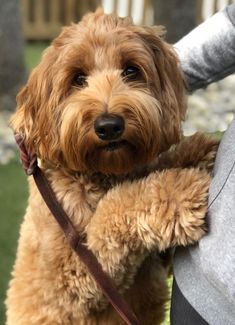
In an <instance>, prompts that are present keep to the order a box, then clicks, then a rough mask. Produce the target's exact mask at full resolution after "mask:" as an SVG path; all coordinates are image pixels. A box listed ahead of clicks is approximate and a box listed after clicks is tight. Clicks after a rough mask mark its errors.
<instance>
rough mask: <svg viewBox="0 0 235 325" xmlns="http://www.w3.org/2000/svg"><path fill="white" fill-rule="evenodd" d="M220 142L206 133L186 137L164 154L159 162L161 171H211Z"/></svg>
mask: <svg viewBox="0 0 235 325" xmlns="http://www.w3.org/2000/svg"><path fill="white" fill-rule="evenodd" d="M218 146H219V141H218V140H216V139H214V138H212V137H209V136H207V135H206V134H204V133H199V132H198V133H195V134H194V135H192V136H189V137H184V138H183V139H182V141H181V142H180V143H179V144H177V145H176V146H175V147H174V148H172V149H171V150H169V151H167V152H165V153H163V154H162V155H161V157H160V158H159V161H158V167H159V168H160V169H166V168H190V167H198V168H200V169H204V170H207V171H209V172H210V171H211V170H212V168H213V166H214V161H215V156H216V152H217V149H218Z"/></svg>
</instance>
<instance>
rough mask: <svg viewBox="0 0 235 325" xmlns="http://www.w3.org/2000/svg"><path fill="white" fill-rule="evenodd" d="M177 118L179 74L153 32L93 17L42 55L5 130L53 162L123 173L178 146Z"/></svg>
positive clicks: (180, 104) (157, 33)
mask: <svg viewBox="0 0 235 325" xmlns="http://www.w3.org/2000/svg"><path fill="white" fill-rule="evenodd" d="M184 114H185V103H184V96H183V80H182V76H181V73H180V71H179V70H178V62H177V59H176V56H175V54H174V52H173V51H172V49H171V47H170V46H169V45H168V44H166V43H165V42H164V41H163V40H162V38H161V28H154V27H152V28H150V27H137V26H134V25H133V24H132V22H131V20H130V19H129V18H124V19H123V18H117V17H115V16H113V15H105V14H103V13H102V12H100V11H97V12H96V13H94V14H89V15H87V16H85V17H84V19H83V20H82V21H81V22H80V23H79V24H77V25H72V26H71V27H67V28H65V29H64V31H63V32H62V33H61V34H60V35H59V37H58V38H56V39H55V40H54V42H53V43H52V45H51V46H50V47H49V48H48V49H47V51H46V52H45V54H44V56H43V58H42V61H41V63H40V64H39V65H38V67H37V68H36V69H35V70H34V71H33V72H32V74H31V76H30V78H29V81H28V84H27V85H26V86H25V88H24V89H23V90H22V91H21V92H20V94H19V95H18V109H17V112H16V113H15V115H14V116H13V118H12V126H13V128H14V130H15V131H16V132H20V133H22V134H23V135H24V136H25V139H26V144H27V145H28V146H29V148H30V149H31V150H33V151H35V152H36V153H37V154H38V156H39V157H40V158H42V159H44V160H46V161H49V162H51V163H53V164H56V165H60V166H62V167H66V168H69V169H71V170H75V171H82V172H84V171H91V172H101V173H105V174H110V173H111V174H125V173H128V172H130V171H131V170H133V169H135V168H136V167H139V166H142V165H145V164H146V163H148V162H150V161H151V160H153V159H154V158H156V156H157V155H158V154H159V153H160V152H162V151H164V150H166V149H168V148H169V146H170V145H171V144H173V143H176V142H178V141H179V138H180V134H181V120H182V118H183V117H184Z"/></svg>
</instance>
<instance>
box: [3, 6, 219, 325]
mask: <svg viewBox="0 0 235 325" xmlns="http://www.w3.org/2000/svg"><path fill="white" fill-rule="evenodd" d="M162 34H163V30H162V29H161V28H160V27H139V26H134V25H133V23H132V21H131V19H130V18H118V17H116V16H114V15H105V14H103V13H102V12H101V11H100V10H98V11H96V12H95V13H93V14H88V15H86V16H85V17H84V18H83V20H82V21H81V22H80V23H79V24H74V25H72V26H70V27H66V28H65V29H64V30H63V31H62V33H61V34H60V35H59V36H58V37H57V38H56V39H55V40H54V41H53V43H52V45H51V46H50V47H49V48H48V49H47V50H46V51H45V53H44V55H43V58H42V61H41V63H40V64H39V65H38V67H37V68H36V69H34V71H33V72H32V74H31V76H30V78H29V80H28V83H27V85H26V86H25V87H24V88H23V90H22V91H21V92H20V94H19V95H18V98H17V102H18V108H17V111H16V113H15V114H14V116H13V118H12V121H11V125H12V128H13V129H14V131H15V132H18V133H21V134H22V135H23V136H24V138H25V141H26V144H27V146H28V148H30V150H31V151H34V152H35V153H36V154H37V156H38V157H39V158H40V163H41V168H42V170H43V171H44V173H45V175H46V176H47V178H48V180H49V181H50V183H51V186H52V188H53V190H54V192H55V194H56V197H57V199H58V201H59V202H60V204H61V205H62V207H63V208H64V210H65V211H66V212H67V214H68V215H69V217H70V218H71V220H72V221H73V223H74V224H75V225H76V229H77V231H78V233H79V234H80V235H81V236H83V238H84V241H85V242H86V243H87V245H88V247H89V248H90V249H91V250H92V251H93V253H94V254H95V255H96V257H97V259H98V260H99V262H100V263H101V264H102V266H103V269H104V270H105V272H107V273H108V274H109V276H110V277H111V278H112V279H113V281H114V283H115V285H116V287H117V289H118V290H119V292H121V293H122V294H123V295H124V296H125V298H126V299H127V301H128V302H129V304H130V305H131V306H132V308H133V310H134V311H135V313H136V315H137V316H138V318H139V320H140V323H141V324H145V325H148V324H159V323H160V322H161V321H162V320H163V318H164V310H165V302H166V300H167V298H168V293H167V286H166V278H167V274H168V267H166V263H165V261H164V259H162V256H161V254H160V253H162V252H164V251H165V250H166V249H168V248H172V247H174V246H176V245H188V244H192V243H194V242H195V241H197V240H198V239H200V237H201V236H202V235H203V234H204V233H205V221H204V216H205V212H206V209H207V196H208V186H209V182H210V176H209V169H210V168H211V166H212V164H213V160H214V156H215V152H216V148H217V142H216V141H214V140H210V139H207V138H206V137H205V136H204V135H201V134H196V135H194V136H192V137H190V138H186V139H185V138H184V139H183V138H182V131H181V121H182V119H184V116H185V110H186V105H185V98H184V82H183V78H182V75H181V72H180V71H179V67H178V61H177V57H176V55H175V53H174V51H173V49H172V47H171V46H170V45H168V44H167V43H165V42H164V41H163V39H162ZM172 145H174V146H172ZM170 148H171V149H170ZM29 186H30V197H29V205H28V208H27V211H26V214H25V217H24V221H23V224H22V227H21V230H20V239H19V246H18V252H17V258H16V262H15V266H14V270H13V275H12V280H11V282H10V285H9V290H8V296H7V302H6V304H7V318H8V320H7V324H8V325H56V324H60V325H67V324H70V325H75V324H76V325H78V324H79V325H83V324H84V325H85V324H86V325H88V324H110V325H112V324H123V322H122V321H121V319H120V318H119V316H118V315H117V314H116V312H115V311H114V310H113V308H112V307H111V306H110V305H109V304H108V302H107V301H106V299H105V298H104V296H103V294H102V292H101V291H100V289H99V287H98V285H97V284H96V282H95V281H94V279H93V278H92V277H91V276H90V274H89V273H88V272H87V270H86V267H85V266H84V265H83V264H82V262H81V261H80V260H79V258H77V256H76V255H75V253H74V252H72V250H71V248H70V247H69V246H68V244H67V242H66V240H65V238H64V235H63V234H62V232H61V230H60V228H59V227H58V225H57V224H56V222H55V221H54V219H53V217H52V216H51V214H50V212H49V210H48V208H47V206H46V205H45V203H44V201H43V200H42V198H41V196H40V194H39V192H38V190H37V189H36V187H35V184H34V182H33V180H32V179H29Z"/></svg>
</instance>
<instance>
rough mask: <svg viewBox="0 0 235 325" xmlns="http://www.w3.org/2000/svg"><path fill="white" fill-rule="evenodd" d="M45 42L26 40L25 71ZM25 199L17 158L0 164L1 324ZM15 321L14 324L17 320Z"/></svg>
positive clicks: (38, 56) (33, 65)
mask: <svg viewBox="0 0 235 325" xmlns="http://www.w3.org/2000/svg"><path fill="white" fill-rule="evenodd" d="M47 46H48V44H47V43H29V44H27V45H26V47H25V62H26V67H27V70H28V71H31V70H32V68H33V67H35V66H36V65H37V64H38V62H39V60H40V57H41V54H42V51H43V50H44V49H45V48H46V47H47ZM26 202H27V185H26V176H25V175H24V172H23V171H22V168H21V166H20V164H19V163H18V162H17V160H15V161H12V162H11V163H9V164H8V165H0V324H1V325H3V324H4V323H5V308H4V300H5V295H6V289H7V285H8V282H9V278H10V272H11V269H12V265H13V262H14V259H15V252H16V245H17V239H18V237H19V227H20V223H21V221H22V218H23V215H24V211H25V208H26ZM16 325H17V324H16Z"/></svg>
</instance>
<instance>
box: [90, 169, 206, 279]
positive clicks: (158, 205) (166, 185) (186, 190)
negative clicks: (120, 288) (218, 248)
mask: <svg viewBox="0 0 235 325" xmlns="http://www.w3.org/2000/svg"><path fill="white" fill-rule="evenodd" d="M209 182H210V177H209V176H208V174H207V173H206V172H205V171H199V170H198V169H184V170H181V169H172V170H166V171H164V172H161V173H152V174H150V175H149V176H148V177H146V178H145V179H142V180H139V181H136V182H135V183H133V182H132V183H129V182H127V183H124V184H122V185H120V186H117V187H116V188H114V189H112V190H110V191H109V192H108V193H107V195H106V196H105V197H104V198H103V199H102V200H101V201H100V202H99V204H98V207H97V210H96V212H95V215H94V216H93V218H92V221H91V223H90V224H89V226H88V227H87V235H88V245H89V247H90V248H91V249H92V251H93V252H94V253H95V254H96V256H97V257H98V259H99V260H100V262H101V264H102V266H103V268H104V270H105V271H106V272H108V273H109V274H110V275H111V276H112V278H113V279H114V280H115V281H116V284H117V285H119V284H120V283H122V281H123V277H124V276H126V275H127V274H128V275H129V277H130V279H129V280H130V281H131V276H132V275H131V274H132V273H133V276H134V274H135V273H134V271H133V272H132V266H133V265H135V269H136V265H137V266H138V265H140V264H141V263H142V261H143V259H144V258H145V256H146V254H148V253H149V252H150V251H151V250H154V249H158V250H159V251H164V250H165V249H167V248H168V247H173V246H175V245H188V244H192V243H194V242H196V241H197V240H199V239H200V237H201V236H202V235H203V234H204V233H205V221H204V217H205V213H206V209H207V198H208V187H209Z"/></svg>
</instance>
